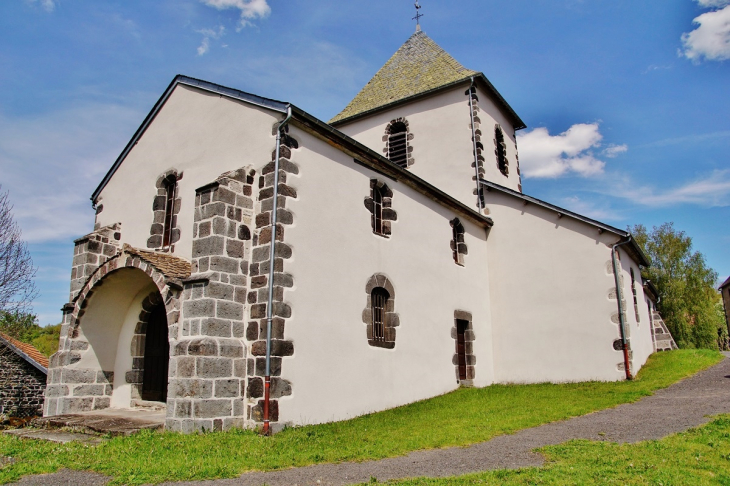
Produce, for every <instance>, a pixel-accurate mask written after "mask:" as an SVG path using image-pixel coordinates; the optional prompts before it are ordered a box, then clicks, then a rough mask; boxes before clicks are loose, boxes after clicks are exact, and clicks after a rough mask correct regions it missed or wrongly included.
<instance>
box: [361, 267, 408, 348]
mask: <svg viewBox="0 0 730 486" xmlns="http://www.w3.org/2000/svg"><path fill="white" fill-rule="evenodd" d="M365 292H366V293H367V306H366V307H365V310H363V313H362V321H363V323H364V324H365V325H366V327H367V338H368V344H369V345H370V346H373V347H376V348H386V349H393V348H394V347H395V334H396V328H397V327H398V326H399V324H400V320H399V318H398V314H397V313H396V312H395V288H394V287H393V284H392V282H391V281H390V280H389V279H388V277H386V276H385V275H383V274H382V273H376V274H375V275H373V276H372V277H370V278H369V279H368V283H367V285H366V286H365Z"/></svg>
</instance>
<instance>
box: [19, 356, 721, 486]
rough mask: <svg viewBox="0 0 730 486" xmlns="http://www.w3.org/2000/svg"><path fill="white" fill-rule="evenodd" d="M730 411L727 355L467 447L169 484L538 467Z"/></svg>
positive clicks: (55, 479)
mask: <svg viewBox="0 0 730 486" xmlns="http://www.w3.org/2000/svg"><path fill="white" fill-rule="evenodd" d="M719 413H730V359H725V360H723V361H722V362H721V363H720V364H718V365H716V366H714V367H712V368H710V369H708V370H705V371H703V372H701V373H698V374H697V375H695V376H693V377H690V378H687V379H686V380H683V381H681V382H679V383H676V384H674V385H672V386H670V387H669V388H666V389H664V390H659V391H657V392H656V393H655V394H654V395H652V396H650V397H646V398H643V399H641V400H639V401H638V402H636V403H632V404H626V405H620V406H618V407H616V408H612V409H609V410H603V411H601V412H595V413H591V414H588V415H584V416H582V417H576V418H573V419H569V420H565V421H562V422H555V423H551V424H547V425H542V426H540V427H535V428H532V429H525V430H522V431H520V432H517V433H515V434H513V435H505V436H500V437H496V438H494V439H492V440H490V441H488V442H482V443H479V444H475V445H472V446H470V447H464V448H458V447H455V448H450V449H436V450H428V451H417V452H413V453H411V454H409V455H407V456H403V457H395V458H391V459H383V460H379V461H368V462H362V463H351V462H346V463H341V464H322V465H316V466H309V467H304V468H297V469H287V470H284V471H275V472H268V473H245V474H243V475H242V476H240V477H238V478H235V479H222V480H216V481H196V482H188V483H167V484H169V485H175V486H194V485H212V486H228V485H236V486H260V485H263V484H266V485H268V486H292V485H302V486H303V485H347V484H357V483H361V482H367V481H369V480H370V478H371V477H375V478H377V479H378V480H379V481H385V480H388V479H397V478H406V477H416V476H430V477H443V476H455V475H460V474H466V473H471V472H478V471H484V470H489V469H507V468H519V467H527V466H540V465H541V464H542V463H543V458H542V456H540V455H539V454H536V453H533V452H531V451H532V450H533V449H535V448H538V447H543V446H546V445H551V444H559V443H562V442H566V441H568V440H571V439H590V440H608V441H614V442H638V441H641V440H648V439H660V438H662V437H666V436H667V435H670V434H673V433H676V432H681V431H684V430H687V429H689V428H691V427H696V426H698V425H701V424H704V423H706V422H708V421H709V416H711V415H716V414H719ZM107 480H108V478H105V477H104V476H99V475H95V474H90V473H80V472H71V471H61V472H59V473H56V474H50V475H43V476H31V477H26V478H23V480H21V481H20V483H19V484H44V485H61V484H63V485H66V484H69V485H70V484H84V485H96V484H104V483H105V482H106V481H107Z"/></svg>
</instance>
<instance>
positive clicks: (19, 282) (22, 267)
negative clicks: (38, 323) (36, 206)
mask: <svg viewBox="0 0 730 486" xmlns="http://www.w3.org/2000/svg"><path fill="white" fill-rule="evenodd" d="M12 210H13V206H12V205H11V204H10V201H9V200H8V193H7V192H4V193H3V192H2V186H0V312H8V313H11V314H14V313H19V312H20V313H22V312H24V311H26V310H27V309H28V308H29V307H30V304H31V302H32V301H33V299H34V298H35V297H36V295H37V291H36V287H35V284H34V283H33V277H35V272H36V269H35V267H34V266H33V260H32V259H31V257H30V252H28V246H27V245H26V244H25V242H24V241H23V239H22V238H21V232H20V227H19V226H18V224H17V223H16V222H15V220H14V219H13V214H12Z"/></svg>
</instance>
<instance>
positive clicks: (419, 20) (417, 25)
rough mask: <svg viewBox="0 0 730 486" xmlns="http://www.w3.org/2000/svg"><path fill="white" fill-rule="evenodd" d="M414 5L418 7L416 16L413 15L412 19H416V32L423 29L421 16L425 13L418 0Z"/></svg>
mask: <svg viewBox="0 0 730 486" xmlns="http://www.w3.org/2000/svg"><path fill="white" fill-rule="evenodd" d="M414 5H415V7H416V16H415V17H413V18H412V19H411V20H415V21H416V32H419V31H420V30H421V17H423V14H422V13H421V12H420V10H421V6H420V5H419V4H418V0H416V3H415V4H414Z"/></svg>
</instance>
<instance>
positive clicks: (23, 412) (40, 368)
mask: <svg viewBox="0 0 730 486" xmlns="http://www.w3.org/2000/svg"><path fill="white" fill-rule="evenodd" d="M47 374H48V358H46V357H45V356H43V355H42V354H41V352H40V351H38V350H37V349H36V348H34V347H33V346H31V345H30V344H26V343H21V342H20V341H18V340H17V339H13V338H11V337H10V336H8V335H6V334H3V333H0V415H5V416H6V417H33V416H36V415H42V413H43V392H44V390H45V388H46V375H47Z"/></svg>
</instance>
